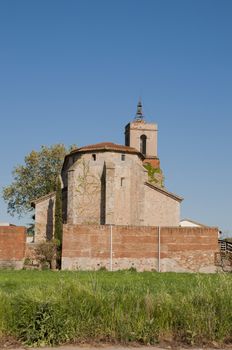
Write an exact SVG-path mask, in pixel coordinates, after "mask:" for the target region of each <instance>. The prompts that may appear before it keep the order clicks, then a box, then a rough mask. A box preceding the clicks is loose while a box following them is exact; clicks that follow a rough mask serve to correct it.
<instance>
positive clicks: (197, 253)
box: [62, 225, 218, 272]
mask: <svg viewBox="0 0 232 350" xmlns="http://www.w3.org/2000/svg"><path fill="white" fill-rule="evenodd" d="M110 231H111V228H110V225H106V226H103V225H102V226H101V225H64V236H63V252H62V268H63V269H80V270H96V269H99V268H100V267H106V268H107V269H110V268H111V259H110V257H111V250H110V249H111V248H110V247H111V238H110V237H111V234H110ZM217 235H218V229H217V228H208V227H204V228H201V227H200V228H199V227H194V228H189V227H188V228H186V227H175V228H174V227H162V228H160V259H161V260H160V268H161V271H176V272H182V271H186V272H215V271H216V267H215V265H214V253H215V252H217V251H218V238H217ZM158 251H159V249H158V227H148V226H112V269H113V270H118V269H125V268H131V267H135V268H136V269H137V270H138V271H143V270H148V271H149V270H158V256H159V254H158Z"/></svg>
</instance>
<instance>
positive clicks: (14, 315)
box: [0, 270, 232, 346]
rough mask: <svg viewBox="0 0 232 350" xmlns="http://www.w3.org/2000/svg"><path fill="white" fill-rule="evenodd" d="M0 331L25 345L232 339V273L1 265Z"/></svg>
mask: <svg viewBox="0 0 232 350" xmlns="http://www.w3.org/2000/svg"><path fill="white" fill-rule="evenodd" d="M0 336H2V337H3V336H13V337H15V339H18V340H20V341H22V342H23V343H25V344H27V345H33V346H43V345H55V344H61V343H66V342H85V341H86V342H89V341H95V342H96V341H97V342H98V341H104V342H108V341H109V342H113V343H115V342H121V343H130V342H138V343H142V344H155V343H158V342H160V341H164V340H171V341H178V342H182V343H184V344H192V345H203V344H210V343H211V342H215V341H216V342H219V343H226V342H230V341H231V340H232V276H231V275H224V274H215V275H203V274H202V275H200V274H175V273H162V274H159V273H155V272H143V273H136V272H131V271H119V272H113V273H111V272H105V271H99V272H51V271H43V272H40V271H4V270H2V271H0Z"/></svg>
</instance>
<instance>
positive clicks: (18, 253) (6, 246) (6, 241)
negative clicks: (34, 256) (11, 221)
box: [0, 226, 26, 269]
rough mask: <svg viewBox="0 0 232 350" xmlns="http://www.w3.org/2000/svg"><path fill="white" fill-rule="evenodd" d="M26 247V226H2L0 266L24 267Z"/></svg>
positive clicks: (0, 231)
mask: <svg viewBox="0 0 232 350" xmlns="http://www.w3.org/2000/svg"><path fill="white" fill-rule="evenodd" d="M25 248H26V228H25V227H23V226H0V268H14V269H22V268H23V263H24V257H25Z"/></svg>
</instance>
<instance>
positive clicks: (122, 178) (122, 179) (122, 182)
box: [121, 177, 125, 187]
mask: <svg viewBox="0 0 232 350" xmlns="http://www.w3.org/2000/svg"><path fill="white" fill-rule="evenodd" d="M124 183H125V177H121V187H123V186H124Z"/></svg>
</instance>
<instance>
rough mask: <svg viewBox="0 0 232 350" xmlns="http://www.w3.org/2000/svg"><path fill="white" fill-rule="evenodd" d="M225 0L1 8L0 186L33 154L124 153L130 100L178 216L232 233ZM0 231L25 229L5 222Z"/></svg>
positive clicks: (229, 12)
mask: <svg viewBox="0 0 232 350" xmlns="http://www.w3.org/2000/svg"><path fill="white" fill-rule="evenodd" d="M231 16H232V1H230V0H217V1H215V0H194V1H192V0H183V1H181V0H175V1H173V0H159V1H158V0H107V1H105V0H98V1H95V0H75V1H73V0H68V1H65V0H63V1H60V0H49V1H48V0H34V1H31V0H28V1H26V0H20V1H18V0H2V1H1V2H0V128H1V137H0V187H2V186H5V185H7V184H9V183H10V182H11V181H12V178H11V171H12V169H13V167H14V166H15V165H17V164H22V163H23V160H24V156H25V155H26V154H28V153H29V152H30V151H31V150H33V149H35V150H38V149H39V148H40V146H41V145H52V144H54V143H64V144H66V145H67V146H68V145H71V144H73V143H75V144H77V145H79V146H82V145H86V144H89V143H91V144H92V143H95V142H101V141H112V142H116V143H124V134H123V133H124V126H125V124H126V123H128V122H129V121H130V120H132V119H133V117H134V114H135V111H136V104H137V100H138V97H139V96H141V97H142V100H143V104H144V114H145V116H146V119H147V120H148V121H154V122H157V123H158V126H159V145H158V153H159V157H160V160H161V167H162V168H163V171H164V174H165V178H166V182H165V184H166V187H167V188H168V189H169V190H170V191H172V192H175V193H177V194H179V195H181V196H183V197H184V198H185V200H184V202H183V204H182V217H183V218H184V217H188V218H191V219H193V220H197V221H200V222H203V223H205V224H208V225H216V226H219V227H220V228H221V229H223V230H224V231H225V232H226V233H228V232H231V233H232V185H231V178H232V162H231V158H232V157H231V151H232V137H231V130H232V118H231V116H232V40H231V37H232V21H231ZM0 221H10V222H13V223H16V224H20V223H21V224H23V223H25V222H27V219H26V218H24V219H21V220H19V219H18V218H17V217H13V218H12V217H10V216H8V215H7V210H6V205H5V204H4V202H3V200H0Z"/></svg>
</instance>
